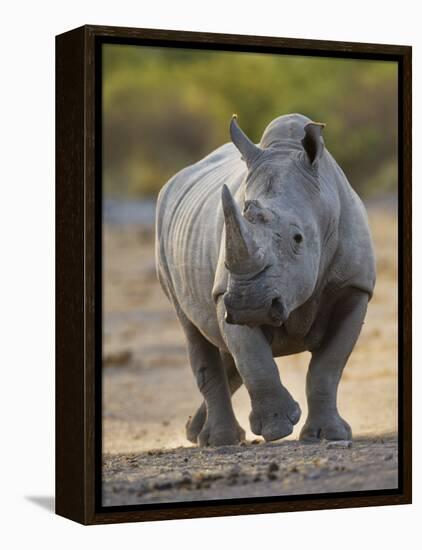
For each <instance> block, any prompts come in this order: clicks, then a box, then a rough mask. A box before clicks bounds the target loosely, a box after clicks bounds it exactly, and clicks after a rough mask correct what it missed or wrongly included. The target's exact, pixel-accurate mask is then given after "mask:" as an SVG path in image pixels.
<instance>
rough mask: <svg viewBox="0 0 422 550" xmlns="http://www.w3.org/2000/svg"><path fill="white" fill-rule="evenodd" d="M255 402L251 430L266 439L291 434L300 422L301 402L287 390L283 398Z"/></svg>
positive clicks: (250, 416) (251, 416) (250, 417)
mask: <svg viewBox="0 0 422 550" xmlns="http://www.w3.org/2000/svg"><path fill="white" fill-rule="evenodd" d="M254 405H255V404H253V406H252V412H251V414H250V415H249V421H250V424H251V430H252V431H253V433H254V434H256V435H262V437H263V438H264V439H265V441H274V440H276V439H282V438H283V437H286V436H288V435H290V434H291V433H292V431H293V426H294V425H295V424H297V422H299V419H300V415H301V414H302V411H301V410H300V407H299V404H298V403H297V402H296V401H295V400H294V399H293V398H292V397H291V396H290V394H288V392H286V395H285V396H284V397H283V399H277V400H272V401H267V400H264V401H263V402H261V403H259V402H258V404H257V405H255V406H254Z"/></svg>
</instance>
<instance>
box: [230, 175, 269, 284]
mask: <svg viewBox="0 0 422 550" xmlns="http://www.w3.org/2000/svg"><path fill="white" fill-rule="evenodd" d="M221 198H222V203H223V212H224V221H225V224H226V267H227V268H228V269H229V271H231V272H232V273H237V274H252V273H257V272H259V271H261V269H263V268H264V253H263V251H262V250H261V249H260V248H259V247H258V245H257V243H256V242H255V240H254V238H253V235H252V231H251V229H252V228H251V227H250V226H251V224H250V222H248V221H247V220H245V218H243V217H242V215H241V213H240V211H239V207H238V206H237V204H236V202H235V201H234V199H233V196H232V194H231V193H230V191H229V189H228V187H227V185H223V191H222V196H221Z"/></svg>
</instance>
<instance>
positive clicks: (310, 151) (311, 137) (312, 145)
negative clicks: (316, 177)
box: [302, 122, 325, 167]
mask: <svg viewBox="0 0 422 550" xmlns="http://www.w3.org/2000/svg"><path fill="white" fill-rule="evenodd" d="M324 127H325V124H323V123H322V122H309V123H308V124H307V125H306V126H305V128H304V129H305V137H304V138H303V139H302V145H303V148H304V149H305V152H306V155H307V157H308V159H309V162H310V163H311V166H313V167H316V166H317V165H318V161H319V159H320V158H321V155H322V153H323V151H324V140H323V138H322V130H323V129H324Z"/></svg>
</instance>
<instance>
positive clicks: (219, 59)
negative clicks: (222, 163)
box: [103, 45, 397, 196]
mask: <svg viewBox="0 0 422 550" xmlns="http://www.w3.org/2000/svg"><path fill="white" fill-rule="evenodd" d="M291 112H300V113H303V114H305V115H307V116H309V117H310V118H312V119H314V120H318V121H322V122H326V123H327V127H326V129H325V131H324V133H325V141H326V144H327V147H328V148H329V149H330V151H331V152H332V153H333V155H334V156H335V157H336V159H337V161H338V162H339V163H340V165H341V166H342V168H343V169H344V171H345V172H346V174H347V176H348V177H349V179H350V182H351V183H352V185H353V186H354V187H355V189H356V190H357V191H358V192H359V193H361V194H362V195H369V194H374V193H377V192H385V191H386V190H391V189H394V188H395V186H396V184H397V182H396V176H397V65H396V64H395V63H389V62H383V61H362V60H348V59H330V58H318V57H303V56H278V55H268V54H265V55H264V54H259V55H258V54H251V53H237V52H236V53H235V52H211V51H200V50H187V49H180V50H177V49H167V48H152V47H143V46H123V45H106V46H104V56H103V135H104V185H105V190H106V193H108V194H111V195H134V194H135V195H141V196H148V195H154V194H156V193H157V192H158V190H159V189H160V188H161V187H162V185H163V184H164V183H165V182H166V181H167V179H168V178H169V177H171V176H172V175H173V174H174V173H175V172H177V171H178V170H180V169H181V168H183V167H185V166H186V165H188V164H192V163H193V162H195V161H197V160H199V159H200V158H201V157H202V156H204V155H206V154H208V153H209V152H211V151H212V150H213V149H214V148H216V147H218V146H219V145H221V144H223V143H225V142H227V141H228V139H229V136H228V124H229V121H230V118H231V115H232V113H237V114H238V115H239V122H240V124H241V126H242V128H243V129H244V130H245V131H246V132H247V133H248V135H249V136H250V137H251V139H253V140H255V141H259V139H260V137H261V135H262V132H263V131H264V129H265V127H266V126H267V124H268V123H269V122H270V121H271V120H272V119H274V118H276V117H277V116H279V115H281V114H285V113H291Z"/></svg>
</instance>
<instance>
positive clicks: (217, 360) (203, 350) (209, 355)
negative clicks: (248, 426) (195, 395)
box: [179, 314, 245, 447]
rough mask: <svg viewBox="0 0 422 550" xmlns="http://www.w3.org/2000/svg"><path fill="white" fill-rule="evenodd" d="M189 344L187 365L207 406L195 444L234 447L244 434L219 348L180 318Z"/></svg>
mask: <svg viewBox="0 0 422 550" xmlns="http://www.w3.org/2000/svg"><path fill="white" fill-rule="evenodd" d="M179 319H180V320H181V323H182V326H183V329H184V332H185V334H186V338H187V343H188V354H189V361H190V364H191V367H192V370H193V373H194V375H195V378H196V382H197V385H198V388H199V390H200V392H201V393H202V395H203V397H204V401H205V406H206V418H205V422H204V424H203V426H201V430H200V431H199V434H198V436H197V440H198V442H199V444H200V445H201V447H205V446H219V445H236V444H237V443H239V442H240V441H241V440H242V439H244V436H245V432H244V430H242V428H241V427H240V426H239V424H238V423H237V420H236V418H235V415H234V411H233V407H232V402H231V393H230V389H229V385H228V381H227V375H226V372H225V369H224V366H223V363H222V360H221V357H220V353H219V350H218V348H216V347H215V346H213V345H212V344H211V343H210V342H208V340H206V339H205V338H204V336H202V334H201V333H200V332H199V330H198V329H197V328H196V327H195V326H194V325H193V324H192V323H191V322H190V321H188V320H187V319H184V318H181V316H180V314H179Z"/></svg>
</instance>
